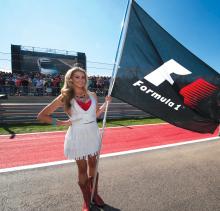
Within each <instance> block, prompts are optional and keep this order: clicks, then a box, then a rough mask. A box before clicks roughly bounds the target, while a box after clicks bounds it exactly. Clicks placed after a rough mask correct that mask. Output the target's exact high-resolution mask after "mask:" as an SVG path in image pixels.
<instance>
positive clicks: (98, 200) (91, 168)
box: [88, 156, 105, 207]
mask: <svg viewBox="0 0 220 211" xmlns="http://www.w3.org/2000/svg"><path fill="white" fill-rule="evenodd" d="M96 163H97V159H96V156H89V157H88V164H89V183H90V191H91V192H92V186H93V179H94V176H95V169H96ZM98 180H99V174H97V177H96V183H95V191H94V196H93V201H94V203H95V204H96V205H97V206H99V207H103V206H104V205H105V203H104V201H103V200H102V198H101V197H100V196H99V195H98Z"/></svg>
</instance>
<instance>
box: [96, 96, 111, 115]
mask: <svg viewBox="0 0 220 211" xmlns="http://www.w3.org/2000/svg"><path fill="white" fill-rule="evenodd" d="M92 95H93V96H94V97H95V99H96V117H97V118H98V117H99V116H100V115H101V114H102V113H103V112H104V111H105V107H106V105H107V101H108V102H109V103H110V102H111V100H112V98H111V96H106V97H105V102H104V103H103V104H102V105H101V106H99V104H98V97H97V95H96V93H95V92H92Z"/></svg>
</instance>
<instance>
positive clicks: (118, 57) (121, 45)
mask: <svg viewBox="0 0 220 211" xmlns="http://www.w3.org/2000/svg"><path fill="white" fill-rule="evenodd" d="M133 1H134V0H128V4H127V7H126V11H125V15H124V18H123V24H122V29H121V33H120V37H119V43H118V47H117V51H116V56H115V62H114V67H113V71H112V77H111V81H110V85H109V90H108V96H110V95H111V92H112V89H113V86H114V82H115V77H116V73H117V71H118V67H119V62H120V60H121V56H122V53H121V52H122V49H123V48H124V43H125V38H126V34H127V28H128V22H129V17H130V12H131V6H132V2H133ZM122 38H123V40H122ZM119 50H120V53H119ZM108 106H109V102H108V101H107V102H106V107H105V113H104V117H103V122H102V130H101V133H100V137H101V141H100V145H99V151H98V155H97V162H96V169H95V175H94V179H93V185H92V193H91V200H90V202H91V203H92V202H93V197H94V192H95V185H96V178H97V173H98V166H99V158H100V152H101V147H102V140H103V135H104V129H105V125H106V117H107V111H108Z"/></svg>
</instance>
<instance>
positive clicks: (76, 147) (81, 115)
mask: <svg viewBox="0 0 220 211" xmlns="http://www.w3.org/2000/svg"><path fill="white" fill-rule="evenodd" d="M89 97H90V99H91V105H90V107H89V109H88V110H86V111H85V110H83V109H82V108H81V107H80V105H79V104H78V103H77V101H76V100H75V99H74V98H73V99H72V100H71V114H72V115H71V118H70V119H71V121H72V125H71V126H70V127H69V128H68V130H67V132H66V135H65V142H64V155H65V156H66V157H67V158H68V159H74V160H81V159H88V156H94V155H97V154H98V151H99V147H100V143H101V137H100V132H99V128H98V124H97V121H96V100H95V98H94V97H93V95H92V94H89Z"/></svg>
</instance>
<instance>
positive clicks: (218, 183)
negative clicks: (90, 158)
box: [0, 140, 220, 211]
mask: <svg viewBox="0 0 220 211" xmlns="http://www.w3.org/2000/svg"><path fill="white" fill-rule="evenodd" d="M99 171H100V185H99V186H100V188H99V189H100V194H101V195H102V196H103V199H104V200H105V202H106V203H107V204H108V205H107V206H106V207H105V208H104V210H105V211H107V210H110V211H118V210H122V211H136V210H137V211H142V210H143V211H185V210H187V211H219V210H220V140H217V141H210V142H203V143H197V144H190V145H185V146H178V147H173V148H167V149H160V150H154V151H148V152H142V153H136V154H132V155H123V156H117V157H113V158H112V157H111V158H103V159H101V161H100V170H99ZM0 189H1V192H0V210H1V211H5V210H7V211H8V210H16V211H20V210H22V211H23V210H25V211H26V210H27V211H29V210H42V211H80V210H81V204H82V197H81V193H80V190H79V188H78V186H77V168H76V165H75V164H65V165H60V166H54V167H46V168H41V169H34V170H26V171H18V172H12V173H4V174H0ZM94 210H96V209H94Z"/></svg>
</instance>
